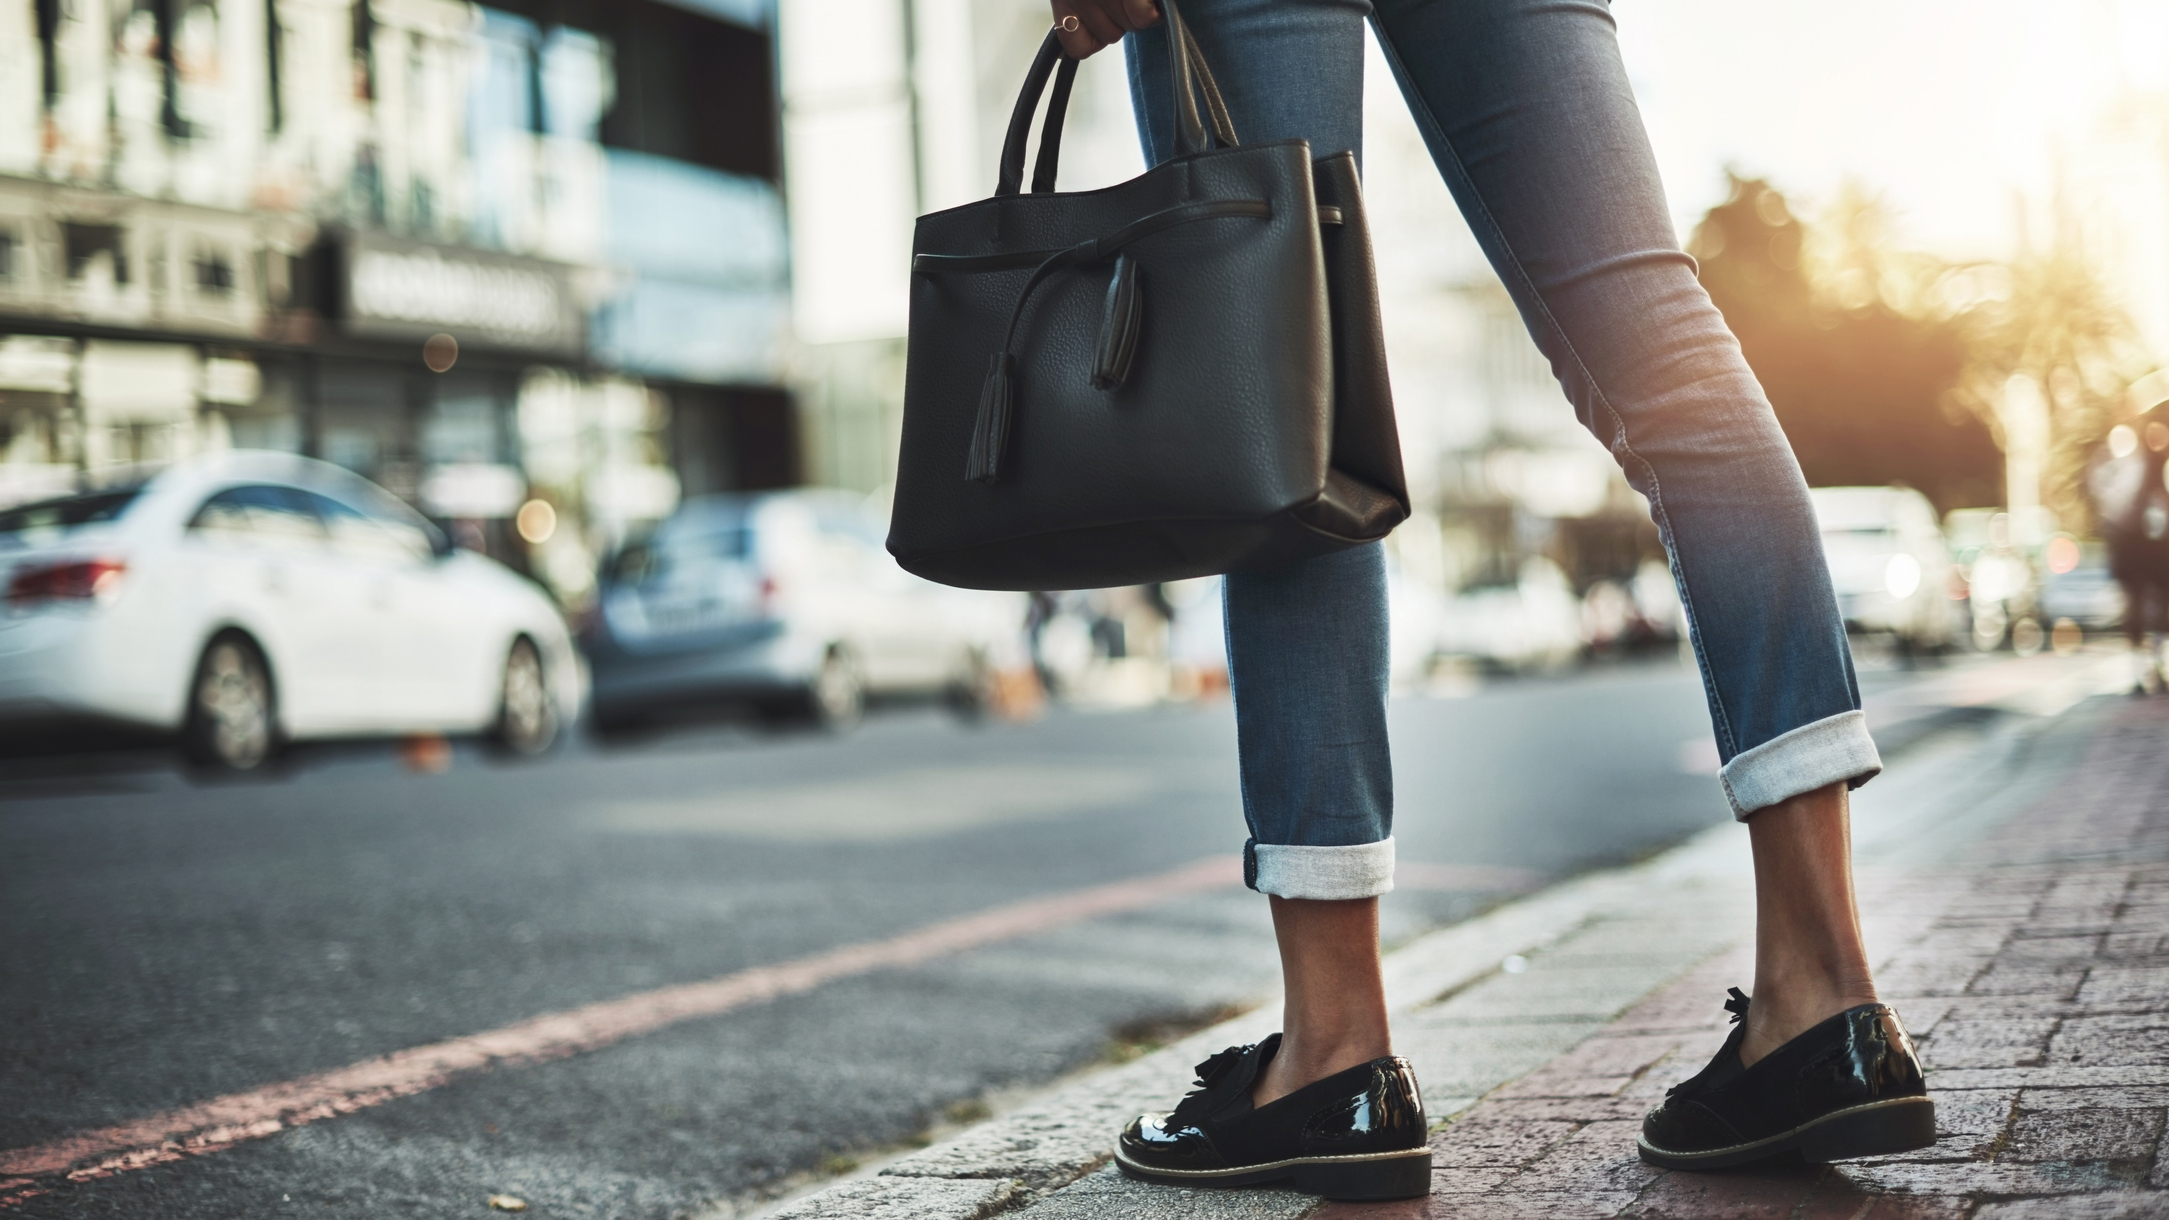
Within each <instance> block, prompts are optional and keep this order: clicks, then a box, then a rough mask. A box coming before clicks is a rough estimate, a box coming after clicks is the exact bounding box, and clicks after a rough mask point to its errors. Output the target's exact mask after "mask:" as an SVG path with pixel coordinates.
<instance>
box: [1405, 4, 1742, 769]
mask: <svg viewBox="0 0 2169 1220" xmlns="http://www.w3.org/2000/svg"><path fill="white" fill-rule="evenodd" d="M1371 22H1372V25H1373V27H1374V29H1376V30H1377V31H1378V34H1379V38H1378V48H1379V50H1380V51H1382V52H1384V54H1385V55H1386V58H1387V59H1388V60H1389V61H1390V62H1391V63H1392V65H1393V69H1394V75H1395V76H1396V77H1397V78H1398V80H1399V81H1400V82H1402V83H1404V84H1405V83H1406V82H1407V81H1409V80H1410V79H1411V78H1410V77H1409V74H1408V69H1407V67H1406V66H1405V65H1404V64H1403V63H1402V62H1401V55H1400V51H1399V49H1398V48H1396V47H1395V46H1394V44H1393V40H1392V39H1390V38H1388V37H1386V36H1385V34H1384V29H1383V25H1384V23H1383V22H1382V21H1380V20H1379V19H1378V18H1377V17H1376V16H1375V15H1374V16H1373V17H1372V19H1371ZM1403 92H1404V94H1405V93H1406V92H1408V91H1407V90H1406V89H1404V90H1403ZM1417 96H1418V97H1419V98H1421V96H1422V95H1421V93H1420V92H1419V93H1418V95H1417ZM1409 109H1410V111H1411V112H1412V113H1413V114H1414V117H1415V118H1416V120H1417V122H1419V123H1421V124H1423V126H1424V127H1425V128H1426V129H1428V130H1429V131H1430V133H1431V135H1432V136H1434V137H1435V138H1436V139H1437V141H1438V146H1439V147H1440V148H1442V149H1444V150H1445V151H1446V156H1447V158H1448V159H1449V160H1450V161H1451V162H1452V165H1453V173H1454V175H1455V176H1456V177H1457V178H1459V179H1460V180H1461V183H1462V185H1463V186H1465V187H1467V188H1468V193H1469V198H1470V199H1471V200H1473V201H1474V202H1475V205H1476V208H1477V211H1478V212H1479V213H1480V214H1481V215H1482V218H1483V223H1484V226H1485V227H1486V228H1487V229H1489V230H1490V232H1491V236H1492V239H1493V240H1494V241H1496V242H1497V243H1498V247H1499V250H1500V252H1501V254H1502V256H1503V257H1504V260H1505V262H1506V264H1507V265H1508V266H1509V267H1510V268H1512V270H1513V273H1514V277H1515V279H1517V280H1519V281H1520V283H1521V286H1522V289H1523V290H1524V291H1525V292H1527V293H1528V296H1529V300H1530V302H1531V303H1532V304H1533V306H1534V307H1535V309H1536V311H1537V313H1538V314H1540V315H1541V316H1542V317H1543V319H1544V325H1545V326H1546V327H1547V328H1548V329H1549V330H1550V331H1551V333H1552V335H1553V336H1554V337H1555V338H1556V339H1557V341H1558V343H1559V345H1560V347H1561V348H1562V349H1563V350H1565V352H1566V354H1567V355H1568V356H1569V357H1570V358H1572V360H1573V361H1574V367H1575V368H1576V369H1577V370H1579V371H1580V373H1581V375H1582V379H1583V381H1584V382H1585V383H1586V384H1587V385H1588V386H1589V392H1590V393H1591V394H1592V395H1594V396H1595V397H1596V401H1597V405H1598V406H1600V407H1602V408H1603V409H1604V413H1605V414H1606V415H1607V416H1609V417H1611V421H1612V429H1613V431H1612V435H1613V438H1614V440H1613V444H1614V445H1615V446H1616V449H1614V450H1613V456H1614V459H1615V460H1621V464H1622V465H1624V464H1625V463H1624V460H1622V459H1621V455H1622V454H1624V455H1625V457H1627V458H1632V459H1633V460H1634V462H1635V464H1636V465H1637V466H1639V467H1640V468H1641V470H1642V471H1643V473H1644V474H1645V475H1646V476H1647V477H1648V479H1649V490H1650V495H1649V504H1650V509H1651V516H1652V517H1654V518H1655V520H1656V526H1657V530H1658V534H1659V536H1660V537H1662V538H1663V539H1664V540H1665V543H1666V546H1665V550H1666V552H1667V555H1666V558H1668V559H1670V560H1671V566H1672V579H1673V583H1674V584H1676V585H1677V586H1678V587H1679V594H1680V609H1681V611H1682V612H1683V613H1685V614H1686V616H1687V638H1688V641H1689V643H1690V644H1692V645H1693V647H1694V650H1695V663H1696V668H1697V669H1699V670H1701V671H1702V687H1703V691H1704V693H1705V694H1706V695H1707V697H1708V699H1709V704H1710V719H1711V721H1712V722H1713V725H1714V727H1715V729H1716V731H1717V737H1718V745H1719V748H1720V749H1721V750H1722V752H1723V754H1724V756H1725V757H1727V758H1730V757H1731V756H1733V755H1734V754H1737V753H1738V752H1739V751H1738V748H1737V742H1736V739H1735V738H1734V737H1733V735H1732V723H1731V721H1730V719H1729V718H1728V717H1727V716H1726V715H1725V705H1724V699H1723V694H1722V692H1720V691H1719V690H1718V689H1717V679H1716V677H1715V676H1714V674H1713V673H1712V672H1711V669H1710V665H1709V657H1708V656H1707V655H1705V654H1704V652H1703V650H1702V632H1701V630H1700V629H1699V627H1698V626H1697V623H1698V621H1699V620H1698V619H1697V617H1696V615H1695V608H1694V595H1693V593H1692V592H1691V591H1690V590H1689V589H1688V585H1687V569H1686V567H1685V566H1684V565H1682V564H1681V563H1680V562H1679V548H1678V547H1676V546H1673V545H1671V541H1672V537H1673V533H1672V518H1671V514H1669V513H1667V512H1666V511H1665V508H1664V491H1663V488H1662V487H1661V486H1660V485H1659V483H1658V481H1657V470H1656V468H1655V467H1654V466H1651V465H1650V464H1649V462H1648V460H1647V459H1645V458H1644V457H1642V455H1641V454H1639V453H1636V452H1635V451H1634V446H1633V445H1632V444H1630V443H1629V442H1628V440H1627V421H1626V420H1624V419H1622V418H1621V417H1620V414H1619V412H1618V411H1617V410H1615V409H1613V407H1612V403H1611V399H1609V398H1608V397H1606V396H1605V393H1604V387H1603V386H1602V385H1600V384H1598V382H1597V378H1596V375H1595V374H1594V373H1591V372H1590V371H1589V366H1588V365H1587V364H1586V363H1584V362H1583V360H1582V354H1581V352H1580V351H1578V350H1576V348H1575V346H1574V341H1573V340H1572V339H1569V338H1568V337H1567V333H1566V328H1565V327H1563V326H1561V325H1559V319H1558V318H1556V317H1554V316H1553V315H1552V312H1551V306H1550V305H1549V304H1547V303H1546V302H1545V300H1544V297H1543V294H1542V293H1541V292H1539V291H1538V290H1537V287H1536V282H1535V281H1534V280H1532V279H1530V278H1529V273H1528V271H1527V270H1526V269H1524V268H1523V267H1522V265H1521V257H1520V255H1518V254H1516V253H1515V252H1514V247H1513V243H1511V242H1509V241H1508V240H1507V239H1506V230H1505V229H1504V228H1502V227H1500V225H1499V222H1498V220H1497V219H1496V218H1494V217H1493V216H1492V213H1491V204H1490V202H1489V201H1487V200H1486V199H1485V198H1484V194H1483V192H1482V191H1481V190H1479V189H1477V186H1476V179H1475V178H1473V177H1471V176H1470V175H1469V171H1468V167H1467V166H1466V165H1464V164H1463V163H1462V160H1461V153H1460V150H1458V149H1456V148H1455V147H1454V143H1453V140H1452V139H1450V138H1448V136H1447V135H1446V133H1445V132H1444V131H1443V130H1441V129H1440V127H1439V125H1438V120H1437V118H1435V117H1434V116H1433V115H1432V113H1431V105H1430V103H1429V102H1428V101H1425V102H1423V103H1422V104H1421V105H1420V106H1411V107H1410V108H1409ZM1417 112H1420V113H1417Z"/></svg>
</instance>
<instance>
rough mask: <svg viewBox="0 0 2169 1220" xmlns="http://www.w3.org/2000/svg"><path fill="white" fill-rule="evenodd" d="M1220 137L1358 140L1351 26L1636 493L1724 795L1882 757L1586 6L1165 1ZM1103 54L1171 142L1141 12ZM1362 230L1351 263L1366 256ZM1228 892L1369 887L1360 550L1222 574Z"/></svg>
mask: <svg viewBox="0 0 2169 1220" xmlns="http://www.w3.org/2000/svg"><path fill="white" fill-rule="evenodd" d="M1182 12H1183V16H1184V17H1185V19H1187V20H1188V21H1189V23H1190V26H1191V28H1192V29H1193V31H1194V32H1195V33H1196V35H1197V39H1198V43H1199V45H1200V47H1201V48H1202V49H1203V51H1204V52H1205V58H1206V60H1207V62H1208V63H1210V64H1211V66H1212V68H1213V72H1214V75H1215V76H1216V77H1217V78H1218V80H1219V83H1220V87H1221V90H1222V91H1223V93H1224V94H1225V95H1226V98H1227V102H1228V108H1229V110H1230V112H1231V114H1232V117H1233V119H1234V121H1235V129H1236V133H1237V134H1238V135H1239V136H1240V137H1241V138H1242V139H1243V140H1244V141H1245V142H1257V141H1266V140H1284V139H1291V138H1295V137H1302V138H1305V139H1308V140H1309V141H1310V144H1311V149H1312V152H1313V153H1314V154H1315V155H1321V156H1322V155H1324V154H1326V153H1329V152H1336V151H1340V150H1343V149H1353V150H1356V152H1357V154H1358V155H1359V156H1360V155H1361V149H1362V140H1363V21H1364V18H1365V16H1366V15H1367V14H1368V15H1369V16H1370V18H1371V22H1372V26H1373V28H1374V29H1375V30H1376V32H1377V35H1378V40H1379V43H1380V45H1381V46H1382V47H1383V48H1384V49H1385V52H1386V58H1387V61H1388V62H1389V63H1391V64H1392V65H1393V70H1394V76H1395V79H1396V80H1397V82H1398V83H1399V84H1400V87H1401V93H1402V96H1403V97H1405V98H1406V99H1407V101H1408V105H1409V109H1410V110H1411V111H1412V112H1413V113H1414V115H1415V118H1416V123H1417V126H1418V127H1419V128H1420V129H1421V130H1422V132H1423V136H1424V139H1425V141H1426V143H1427V144H1428V145H1429V147H1430V150H1431V156H1432V158H1433V159H1434V160H1435V161H1436V162H1437V163H1438V167H1439V172H1440V173H1441V174H1442V175H1444V176H1445V179H1446V184H1447V186H1448V187H1449V188H1451V190H1452V191H1453V195H1454V198H1455V200H1456V201H1457V202H1458V203H1459V204H1460V206H1461V212H1462V215H1463V217H1464V218H1465V219H1466V220H1467V221H1468V224H1469V227H1470V228H1471V229H1472V230H1473V231H1474V232H1475V235H1476V239H1477V241H1478V243H1479V244H1480V245H1481V246H1482V247H1483V250H1484V253H1485V255H1486V256H1487V257H1489V259H1490V260H1491V265H1492V266H1493V267H1494V268H1495V269H1496V270H1497V271H1498V274H1499V278H1500V279H1501V280H1503V281H1504V282H1505V284H1506V287H1507V290H1508V291H1509V292H1511V293H1512V294H1513V298H1514V303H1515V305H1516V307H1517V308H1518V309H1519V310H1520V311H1521V316H1522V320H1523V321H1524V322H1525V323H1526V324H1527V325H1528V328H1529V333H1530V335H1531V336H1532V337H1533V338H1534V339H1535V340H1536V345H1537V347H1538V348H1539V349H1541V350H1542V351H1543V353H1544V354H1545V355H1546V356H1547V357H1549V358H1550V360H1551V367H1552V372H1553V373H1554V374H1555V375H1556V376H1557V377H1558V378H1559V384H1560V386H1561V387H1562V388H1563V389H1564V390H1565V391H1566V396H1567V399H1568V401H1570V402H1571V403H1572V404H1573V406H1574V411H1575V414H1576V415H1577V416H1578V417H1579V418H1580V420H1581V422H1582V424H1583V425H1584V426H1585V427H1587V428H1588V429H1589V431H1590V432H1592V433H1594V434H1595V436H1596V438H1597V439H1598V440H1599V441H1602V442H1603V443H1604V445H1605V447H1606V448H1608V449H1610V450H1611V453H1612V456H1613V458H1615V459H1616V460H1617V461H1618V462H1619V464H1620V467H1621V469H1623V470H1624V471H1625V472H1626V477H1627V481H1628V482H1629V483H1630V484H1631V485H1632V486H1633V487H1634V489H1635V490H1636V491H1639V492H1641V493H1642V494H1643V495H1644V496H1646V497H1647V498H1648V500H1649V506H1650V515H1651V517H1652V518H1653V519H1654V520H1655V522H1656V525H1657V530H1658V533H1659V534H1660V536H1661V537H1662V538H1663V540H1664V545H1665V550H1666V552H1667V553H1668V554H1669V555H1670V556H1671V561H1672V577H1673V580H1674V581H1675V582H1676V583H1677V585H1678V586H1679V594H1680V601H1681V603H1682V604H1683V605H1684V606H1685V607H1686V611H1687V623H1688V629H1689V633H1690V635H1691V637H1692V639H1693V644H1694V650H1695V657H1696V660H1697V661H1698V662H1699V663H1700V665H1701V670H1702V681H1703V688H1704V691H1705V693H1706V694H1707V695H1708V698H1709V705H1710V719H1711V722H1712V724H1713V726H1714V728H1715V730H1716V735H1717V747H1718V753H1719V757H1720V758H1721V759H1722V760H1723V761H1724V768H1723V771H1722V773H1721V775H1722V780H1723V783H1724V789H1725V795H1726V797H1727V798H1728V799H1729V800H1730V801H1731V804H1732V809H1733V812H1734V814H1735V815H1736V816H1738V817H1740V818H1741V819H1743V820H1744V819H1745V818H1746V817H1747V816H1748V815H1749V814H1752V813H1753V812H1755V811H1756V810H1758V809H1762V808H1765V807H1767V806H1770V805H1774V804H1777V803H1778V802H1780V801H1783V800H1786V799H1788V798H1791V797H1794V796H1798V795H1800V794H1801V793H1804V792H1810V791H1813V790H1815V789H1817V788H1821V787H1824V786H1826V785H1829V784H1832V783H1836V782H1838V781H1840V780H1843V781H1847V782H1849V783H1851V784H1853V785H1854V786H1858V785H1860V784H1862V783H1865V782H1867V780H1868V779H1870V778H1871V777H1873V776H1874V775H1875V774H1876V773H1877V772H1878V771H1880V770H1881V769H1882V762H1881V759H1880V758H1879V757H1878V756H1877V754H1876V750H1875V742H1874V741H1873V740H1872V739H1871V738H1870V737H1869V736H1868V730H1867V724H1866V721H1865V718H1864V717H1863V716H1862V715H1861V712H1860V691H1859V686H1858V683H1857V682H1856V681H1855V679H1854V676H1853V664H1852V654H1851V651H1850V650H1849V649H1848V647H1847V644H1846V639H1845V627H1844V623H1843V621H1842V620H1841V619H1840V617H1839V614H1838V607H1837V599H1836V597H1835V595H1834V594H1833V593H1832V591H1831V587H1830V574H1829V571H1828V569H1827V567H1826V566H1825V564H1824V561H1823V552H1822V539H1821V536H1820V534H1819V533H1818V532H1817V529H1816V525H1815V515H1814V510H1813V508H1812V507H1811V506H1810V504H1809V502H1808V494H1807V483H1806V481H1805V480H1804V479H1803V478H1801V475H1800V466H1799V463H1798V462H1796V461H1795V460H1794V459H1793V455H1792V448H1791V446H1789V445H1788V444H1787V443H1786V441H1785V435H1784V433H1783V432H1781V431H1780V430H1779V429H1778V425H1777V418H1776V416H1775V415H1774V414H1773V413H1772V412H1771V410H1770V403H1769V400H1768V398H1766V397H1765V396H1764V395H1763V392H1762V387H1761V385H1760V384H1758V383H1757V382H1756V380H1755V375H1754V373H1752V372H1751V371H1749V369H1748V367H1747V362H1746V361H1745V360H1744V359H1742V358H1741V356H1740V348H1739V344H1738V342H1737V341H1735V340H1734V339H1733V337H1732V333H1731V331H1729V330H1727V329H1726V328H1725V323H1724V319H1723V318H1722V317H1721V316H1719V314H1718V312H1717V309H1716V308H1715V307H1714V306H1713V305H1711V304H1710V299H1709V296H1708V294H1706V293H1705V292H1703V290H1702V285H1701V283H1700V282H1699V281H1698V280H1697V279H1696V278H1695V264H1694V260H1693V259H1691V258H1689V257H1688V256H1687V255H1686V254H1685V253H1684V252H1682V251H1681V250H1680V248H1679V242H1678V239H1677V238H1676V237H1675V235H1674V234H1673V231H1672V221H1671V217H1670V214H1669V211H1668V209H1667V207H1666V205H1665V199H1664V188H1663V186H1662V185H1661V184H1660V183H1659V182H1658V179H1657V167H1656V163H1655V160H1654V158H1653V157H1652V156H1651V154H1650V150H1649V140H1648V137H1647V136H1646V135H1645V134H1644V132H1643V130H1642V122H1641V116H1640V114H1639V112H1637V111H1636V109H1635V105H1634V95H1633V93H1632V91H1631V90H1630V89H1629V88H1628V85H1627V74H1626V70H1625V68H1624V67H1623V66H1622V64H1621V62H1620V58H1619V47H1618V41H1617V32H1616V29H1615V27H1614V26H1613V24H1612V15H1611V9H1610V7H1609V6H1608V5H1607V4H1606V3H1604V0H1377V3H1376V4H1375V6H1373V5H1370V4H1366V3H1363V0H1182ZM1127 51H1128V55H1129V66H1130V85H1131V93H1132V97H1133V100H1134V101H1135V103H1136V108H1137V116H1138V131H1139V134H1140V137H1141V138H1142V139H1143V141H1144V145H1145V154H1146V157H1147V159H1148V160H1150V161H1152V162H1153V163H1154V164H1157V163H1159V162H1160V161H1162V160H1164V159H1165V158H1166V157H1168V156H1169V155H1170V153H1171V151H1172V147H1173V143H1174V138H1173V131H1174V128H1173V118H1172V100H1171V98H1172V95H1171V93H1170V86H1169V83H1168V73H1167V41H1166V35H1165V33H1164V30H1163V29H1161V28H1158V27H1156V28H1154V29H1151V30H1146V31H1143V32H1141V33H1136V34H1132V35H1130V36H1129V39H1128V46H1127ZM1392 256H1393V252H1392V251H1390V250H1381V251H1379V252H1378V257H1379V258H1380V259H1381V260H1383V259H1387V258H1391V257H1392ZM1227 631H1228V658H1229V671H1230V677H1231V679H1232V681H1233V685H1234V690H1235V712H1236V721H1237V728H1238V740H1239V748H1240V753H1241V759H1242V781H1243V807H1244V816H1245V818H1246V819H1247V820H1248V822H1249V824H1250V834H1251V841H1250V843H1249V844H1248V845H1247V846H1246V847H1245V850H1244V859H1245V862H1246V873H1247V874H1248V877H1249V880H1250V883H1251V885H1252V886H1253V887H1254V888H1256V889H1259V890H1263V891H1265V892H1266V893H1270V894H1278V895H1281V896H1282V897H1287V898H1361V897H1368V896H1370V895H1373V894H1380V893H1384V892H1385V891H1386V890H1388V889H1391V888H1392V885H1393V880H1392V878H1393V839H1392V831H1393V782H1392V766H1391V760H1390V758H1389V756H1388V754H1387V749H1386V717H1385V700H1386V669H1387V660H1386V647H1387V638H1386V593H1385V568H1384V562H1383V559H1382V556H1381V554H1380V551H1379V549H1378V547H1376V546H1375V545H1374V546H1368V547H1360V548H1357V549H1355V550H1351V551H1344V552H1341V553H1339V554H1335V555H1330V556H1327V557H1325V558H1322V559H1315V560H1311V561H1309V562H1306V563H1303V564H1298V565H1295V566H1293V567H1290V568H1288V569H1285V570H1282V571H1277V572H1264V573H1237V574H1233V575H1230V576H1229V577H1228V579H1227Z"/></svg>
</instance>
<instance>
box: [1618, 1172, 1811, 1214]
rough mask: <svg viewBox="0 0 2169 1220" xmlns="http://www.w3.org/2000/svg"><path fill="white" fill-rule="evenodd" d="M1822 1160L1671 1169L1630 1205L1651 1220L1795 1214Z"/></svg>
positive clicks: (1807, 1193) (1637, 1212)
mask: <svg viewBox="0 0 2169 1220" xmlns="http://www.w3.org/2000/svg"><path fill="white" fill-rule="evenodd" d="M1821 1175H1822V1169H1821V1167H1820V1166H1807V1165H1796V1166H1792V1167H1789V1168H1787V1169H1782V1170H1776V1171H1770V1170H1758V1171H1751V1172H1740V1173H1668V1174H1666V1175H1664V1177H1662V1178H1660V1179H1659V1180H1658V1181H1656V1182H1655V1183H1654V1184H1652V1185H1651V1186H1650V1188H1649V1189H1648V1190H1645V1191H1643V1192H1642V1196H1641V1197H1640V1198H1638V1199H1636V1200H1635V1201H1634V1205H1633V1206H1632V1207H1630V1208H1628V1209H1627V1212H1626V1214H1627V1215H1629V1216H1636V1217H1646V1218H1647V1220H1675V1218H1677V1220H1791V1217H1792V1215H1793V1213H1794V1211H1795V1210H1797V1209H1798V1208H1799V1206H1800V1203H1801V1201H1802V1200H1804V1199H1806V1198H1807V1197H1808V1195H1809V1193H1810V1192H1811V1191H1813V1190H1814V1189H1815V1181H1816V1179H1817V1178H1818V1177H1820V1176H1821Z"/></svg>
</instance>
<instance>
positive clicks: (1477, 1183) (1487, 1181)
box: [1431, 1165, 1520, 1195]
mask: <svg viewBox="0 0 2169 1220" xmlns="http://www.w3.org/2000/svg"><path fill="white" fill-rule="evenodd" d="M1519 1171H1520V1166H1518V1165H1517V1166H1513V1167H1511V1168H1509V1167H1507V1166H1505V1165H1450V1166H1446V1167H1443V1168H1434V1169H1432V1171H1431V1190H1432V1192H1433V1193H1434V1194H1441V1195H1481V1194H1488V1193H1490V1192H1491V1191H1494V1190H1497V1189H1498V1188H1499V1187H1500V1186H1501V1185H1502V1184H1504V1183H1505V1181H1506V1179H1508V1178H1510V1177H1513V1176H1514V1175H1515V1174H1516V1173H1517V1172H1519Z"/></svg>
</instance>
